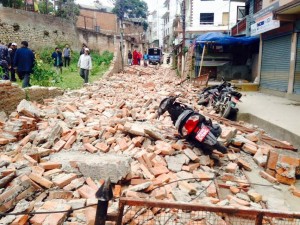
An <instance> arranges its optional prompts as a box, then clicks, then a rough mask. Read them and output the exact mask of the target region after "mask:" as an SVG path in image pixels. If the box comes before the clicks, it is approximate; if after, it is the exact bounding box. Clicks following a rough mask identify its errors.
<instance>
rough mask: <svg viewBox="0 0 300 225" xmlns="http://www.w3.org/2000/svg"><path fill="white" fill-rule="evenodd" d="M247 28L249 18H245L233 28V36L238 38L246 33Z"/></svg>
mask: <svg viewBox="0 0 300 225" xmlns="http://www.w3.org/2000/svg"><path fill="white" fill-rule="evenodd" d="M246 28H247V17H244V18H243V19H242V20H240V21H239V22H238V23H237V24H236V25H235V26H233V27H232V28H231V36H236V35H239V34H242V33H245V31H246Z"/></svg>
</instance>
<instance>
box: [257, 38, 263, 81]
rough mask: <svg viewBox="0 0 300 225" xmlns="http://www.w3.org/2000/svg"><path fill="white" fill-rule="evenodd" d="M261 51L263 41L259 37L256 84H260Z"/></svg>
mask: <svg viewBox="0 0 300 225" xmlns="http://www.w3.org/2000/svg"><path fill="white" fill-rule="evenodd" d="M262 51H263V40H262V36H261V35H260V41H259V52H258V63H257V77H258V79H257V80H258V83H259V84H260V73H261V63H262V62H261V61H262Z"/></svg>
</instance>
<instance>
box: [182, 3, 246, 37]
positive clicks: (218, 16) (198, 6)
mask: <svg viewBox="0 0 300 225" xmlns="http://www.w3.org/2000/svg"><path fill="white" fill-rule="evenodd" d="M190 1H191V0H187V2H190ZM244 5H245V3H241V2H231V3H230V23H229V27H230V28H231V27H232V26H234V25H235V24H236V17H237V7H238V6H244ZM189 8H190V6H188V7H187V19H189V16H190V12H191V10H190V9H189ZM228 11H229V1H225V0H214V1H201V0H193V12H192V13H193V15H192V19H193V24H192V26H188V27H187V31H219V30H223V31H226V30H227V29H228V25H226V26H224V25H223V26H222V23H223V21H222V19H223V12H228ZM200 13H214V24H213V25H200Z"/></svg>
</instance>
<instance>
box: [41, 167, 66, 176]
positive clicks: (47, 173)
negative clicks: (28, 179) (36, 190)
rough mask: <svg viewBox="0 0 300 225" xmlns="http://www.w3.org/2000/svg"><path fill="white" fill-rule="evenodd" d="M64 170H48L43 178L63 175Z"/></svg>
mask: <svg viewBox="0 0 300 225" xmlns="http://www.w3.org/2000/svg"><path fill="white" fill-rule="evenodd" d="M61 172H62V170H61V169H53V170H48V171H47V172H44V174H43V176H44V177H49V176H51V175H53V174H56V173H61Z"/></svg>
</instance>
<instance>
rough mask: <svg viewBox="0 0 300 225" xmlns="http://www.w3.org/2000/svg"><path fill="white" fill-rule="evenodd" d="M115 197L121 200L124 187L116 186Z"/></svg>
mask: <svg viewBox="0 0 300 225" xmlns="http://www.w3.org/2000/svg"><path fill="white" fill-rule="evenodd" d="M113 192H114V197H115V198H119V197H121V193H122V186H121V185H118V184H116V185H115V187H114V191H113Z"/></svg>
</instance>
